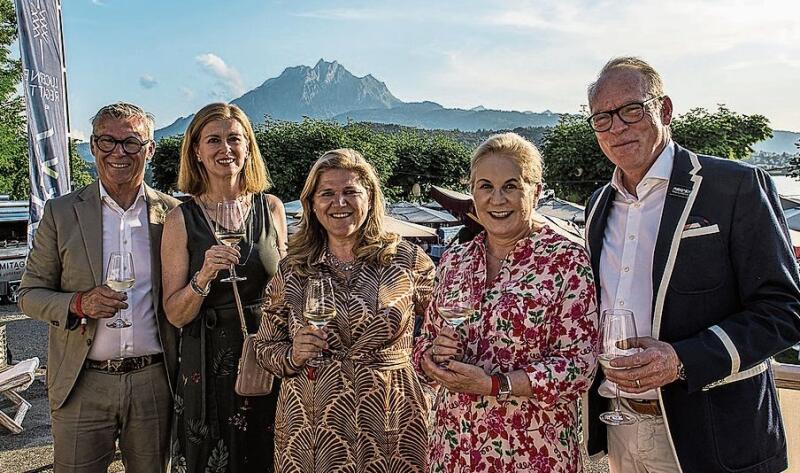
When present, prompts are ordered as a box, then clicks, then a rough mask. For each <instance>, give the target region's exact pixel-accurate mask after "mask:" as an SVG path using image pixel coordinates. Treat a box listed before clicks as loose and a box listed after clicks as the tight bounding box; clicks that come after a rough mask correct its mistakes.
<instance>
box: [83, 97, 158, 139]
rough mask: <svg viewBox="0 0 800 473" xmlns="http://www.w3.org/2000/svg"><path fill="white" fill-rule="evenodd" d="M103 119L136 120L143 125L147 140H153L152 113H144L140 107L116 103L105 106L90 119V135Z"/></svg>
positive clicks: (153, 125)
mask: <svg viewBox="0 0 800 473" xmlns="http://www.w3.org/2000/svg"><path fill="white" fill-rule="evenodd" d="M105 118H113V119H115V120H131V119H133V120H138V121H141V122H142V124H144V130H145V134H146V135H147V139H148V140H152V139H153V128H154V127H155V119H154V118H153V114H152V113H148V112H145V111H144V110H142V109H141V108H140V107H137V106H136V105H134V104H132V103H127V102H117V103H112V104H111V105H106V106H105V107H103V108H101V109H100V110H98V111H97V113H95V114H94V117H92V134H94V130H95V129H97V124H98V123H100V121H101V120H103V119H105Z"/></svg>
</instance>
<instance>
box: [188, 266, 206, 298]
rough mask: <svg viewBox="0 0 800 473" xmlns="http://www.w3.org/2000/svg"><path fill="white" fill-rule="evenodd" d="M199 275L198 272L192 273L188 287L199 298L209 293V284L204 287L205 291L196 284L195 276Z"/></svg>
mask: <svg viewBox="0 0 800 473" xmlns="http://www.w3.org/2000/svg"><path fill="white" fill-rule="evenodd" d="M198 274H200V271H197V272H195V273H194V276H192V280H191V281H190V282H189V287H190V288H191V289H192V292H194V293H195V294H197V295H198V296H200V297H206V296H207V295H208V293H209V292H211V284H209V285H208V286H206V288H205V289H203V288H201V287H200V285H199V284H197V275H198Z"/></svg>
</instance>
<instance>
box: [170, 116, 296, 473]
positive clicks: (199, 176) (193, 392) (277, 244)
mask: <svg viewBox="0 0 800 473" xmlns="http://www.w3.org/2000/svg"><path fill="white" fill-rule="evenodd" d="M178 187H179V189H180V190H182V191H183V192H186V193H188V194H191V195H192V196H193V198H192V199H191V200H189V201H188V202H185V203H183V204H182V205H180V206H179V207H178V208H176V209H175V210H174V211H172V212H170V213H169V215H168V216H167V221H166V224H165V228H164V237H163V241H162V246H161V259H162V261H163V264H162V267H163V270H162V274H163V287H164V294H163V298H164V308H165V310H166V313H167V318H168V319H169V321H170V322H171V323H172V324H173V325H175V326H176V327H179V328H181V329H182V330H181V365H180V376H179V379H178V383H177V387H176V399H175V406H176V412H177V414H178V419H177V424H178V447H179V448H178V452H176V456H175V458H174V459H173V465H177V466H179V467H185V471H192V472H194V471H198V472H199V471H225V472H229V473H234V472H238V473H241V472H265V471H272V464H273V455H272V444H273V439H272V425H273V421H274V415H275V404H276V398H277V395H276V394H275V393H274V392H273V394H271V395H268V396H260V397H241V396H238V395H237V394H236V393H235V392H234V384H235V381H236V367H237V362H238V360H239V357H240V355H241V351H242V341H243V339H242V333H241V328H240V327H241V324H240V320H239V316H238V312H237V310H236V306H235V301H234V296H233V292H232V289H231V283H229V282H223V281H221V279H222V278H224V277H226V276H228V272H229V268H230V267H231V265H232V264H236V265H237V268H236V272H237V273H238V274H239V275H240V276H245V277H246V278H247V280H246V281H241V282H239V283H238V288H239V293H240V294H241V298H242V303H243V304H244V306H245V311H244V312H245V319H246V322H247V325H248V331H250V332H255V330H256V329H257V327H258V324H259V322H260V317H261V310H260V307H261V303H262V302H263V292H264V287H265V286H266V285H267V283H268V282H269V280H270V279H271V278H272V276H273V275H274V274H275V272H276V271H277V268H278V260H279V259H280V257H281V252H282V250H283V248H284V247H285V242H286V217H285V215H284V210H283V204H282V203H281V201H280V200H279V199H278V198H277V197H275V196H273V195H269V194H266V193H265V191H266V190H267V188H268V187H269V175H268V174H267V169H266V167H265V165H264V161H263V159H262V158H261V154H260V153H259V150H258V147H257V145H256V138H255V135H254V133H253V128H252V126H251V125H250V121H249V120H248V119H247V116H246V115H245V114H244V112H242V111H241V110H240V109H239V108H238V107H236V106H235V105H228V104H224V103H215V104H211V105H208V106H206V107H204V108H203V109H202V110H200V111H199V112H198V113H197V114H196V115H195V117H194V119H193V120H192V122H191V124H190V125H189V128H188V129H187V130H186V134H185V135H184V140H183V146H182V148H181V163H180V173H179V175H178ZM231 200H238V201H239V202H240V205H241V207H242V209H243V213H244V216H245V227H246V228H247V231H246V232H245V233H246V236H245V237H244V238H243V239H242V241H241V242H240V243H239V244H238V245H237V246H236V247H227V246H224V245H220V244H218V243H217V241H216V239H215V237H214V229H213V228H211V227H212V226H213V225H214V221H215V220H216V219H217V212H216V210H217V203H219V202H222V201H231ZM207 218H208V219H210V222H209V220H207ZM276 386H277V385H276ZM276 389H277V388H276Z"/></svg>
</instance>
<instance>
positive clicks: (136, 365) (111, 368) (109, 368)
mask: <svg viewBox="0 0 800 473" xmlns="http://www.w3.org/2000/svg"><path fill="white" fill-rule="evenodd" d="M161 361H164V354H163V353H156V354H155V355H143V356H132V357H130V358H115V359H113V360H103V361H97V360H86V363H84V367H86V368H87V369H90V370H97V371H104V372H106V373H109V374H124V373H128V372H131V371H136V370H140V369H142V368H144V367H145V366H150V365H152V364H154V363H158V362H161Z"/></svg>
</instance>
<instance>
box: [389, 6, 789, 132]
mask: <svg viewBox="0 0 800 473" xmlns="http://www.w3.org/2000/svg"><path fill="white" fill-rule="evenodd" d="M482 8H483V9H484V10H483V11H482V12H473V13H474V15H473V20H472V23H471V26H472V27H474V28H478V29H479V31H481V32H482V34H479V35H476V36H478V37H479V38H480V40H479V41H465V42H464V44H463V45H457V44H455V45H453V44H451V45H443V46H442V47H441V48H439V49H440V50H439V51H438V54H440V55H441V57H442V59H441V60H440V61H438V64H439V66H438V68H436V69H435V70H432V71H430V72H429V73H428V75H427V77H425V79H424V81H423V82H424V83H422V84H418V85H417V86H416V87H415V88H416V89H417V90H416V91H415V92H413V93H412V94H415V95H416V94H419V90H425V92H424V93H426V94H427V95H428V96H429V98H432V99H434V100H437V101H441V103H442V104H447V105H451V106H454V105H455V106H460V107H472V106H474V105H476V104H482V105H484V106H486V107H489V108H504V109H516V110H521V109H522V110H524V109H530V110H533V111H540V110H543V109H545V108H550V109H551V110H554V111H559V112H574V111H577V110H578V108H579V107H580V105H582V104H584V103H586V96H585V90H586V85H587V84H588V83H589V82H591V81H592V79H593V78H594V76H595V75H596V74H597V72H598V70H599V69H600V68H601V67H602V65H603V64H604V63H605V62H606V61H607V60H608V59H610V58H612V57H615V56H622V55H636V56H641V57H643V58H644V59H646V60H647V61H649V62H651V63H652V64H653V65H654V66H655V67H656V69H658V70H659V71H660V72H661V73H662V75H663V76H664V79H665V85H666V86H667V91H668V92H669V93H670V94H672V95H673V99H674V101H675V102H676V106H677V108H678V112H680V113H682V112H685V111H687V110H688V109H689V108H692V107H706V108H714V107H716V104H717V103H725V104H727V105H728V106H729V107H731V108H732V109H733V110H735V111H737V112H740V113H748V114H752V113H761V114H764V115H766V116H767V117H768V118H770V120H771V121H772V124H773V126H775V127H776V128H783V129H786V128H789V129H797V126H798V125H797V123H800V121H798V117H799V116H800V111H798V109H797V107H787V106H786V98H787V97H790V96H793V95H796V90H797V87H796V83H797V80H796V78H797V77H799V76H800V59H797V58H798V57H800V27H798V26H797V25H798V23H797V18H798V17H800V2H796V1H794V0H774V1H768V2H747V1H744V0H725V1H723V0H707V1H703V2H697V1H695V0H673V1H671V2H660V1H655V0H639V1H637V2H618V1H612V0H600V1H597V0H581V1H571V2H566V1H563V0H535V1H534V0H530V1H516V2H509V1H500V0H497V1H493V2H490V3H487V4H485V6H484V7H482ZM430 50H431V48H429V51H430ZM793 78H794V79H793ZM793 84H794V85H793ZM400 95H401V96H402V95H403V94H402V93H401V94H400ZM406 96H407V95H406ZM780 103H783V105H779V104H780Z"/></svg>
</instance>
